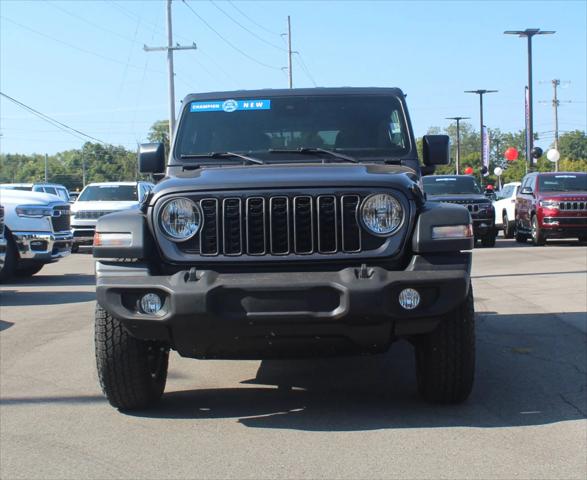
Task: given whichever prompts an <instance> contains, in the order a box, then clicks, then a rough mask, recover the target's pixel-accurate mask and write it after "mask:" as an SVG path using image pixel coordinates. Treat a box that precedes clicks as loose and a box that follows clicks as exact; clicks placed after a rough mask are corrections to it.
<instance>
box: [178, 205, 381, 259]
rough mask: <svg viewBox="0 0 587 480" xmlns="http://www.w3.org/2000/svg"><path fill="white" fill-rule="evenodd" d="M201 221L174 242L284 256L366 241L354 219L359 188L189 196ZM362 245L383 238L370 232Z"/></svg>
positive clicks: (347, 248)
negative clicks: (352, 191)
mask: <svg viewBox="0 0 587 480" xmlns="http://www.w3.org/2000/svg"><path fill="white" fill-rule="evenodd" d="M194 200H196V202H197V203H199V205H200V209H201V212H202V215H203V227H202V230H201V231H200V233H199V234H198V235H196V236H195V237H194V238H193V239H191V240H189V241H187V242H182V243H179V244H178V247H179V248H180V250H182V251H184V252H186V253H197V254H200V255H203V256H217V255H222V256H240V255H250V256H264V255H271V256H287V255H311V254H335V253H341V252H342V253H358V252H361V251H362V250H363V248H364V247H365V245H364V243H365V242H364V241H363V239H362V237H363V234H362V230H361V228H360V227H359V225H358V221H357V209H358V208H359V204H360V201H361V196H360V195H358V194H337V195H334V194H324V195H322V194H315V195H288V194H283V195H251V196H225V197H222V198H201V199H194ZM367 243H368V245H367V246H366V248H367V249H369V250H371V249H376V248H378V247H379V246H381V244H382V243H383V240H382V239H378V238H374V237H372V236H371V239H370V240H369V241H367Z"/></svg>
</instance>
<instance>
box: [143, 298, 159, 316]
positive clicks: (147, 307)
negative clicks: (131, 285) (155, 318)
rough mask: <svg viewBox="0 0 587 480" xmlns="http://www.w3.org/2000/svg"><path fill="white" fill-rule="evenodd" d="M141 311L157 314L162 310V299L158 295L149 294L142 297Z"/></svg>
mask: <svg viewBox="0 0 587 480" xmlns="http://www.w3.org/2000/svg"><path fill="white" fill-rule="evenodd" d="M141 310H142V311H143V312H144V313H157V312H158V311H159V310H161V298H160V297H159V295H157V294H156V293H147V294H146V295H143V296H142V297H141Z"/></svg>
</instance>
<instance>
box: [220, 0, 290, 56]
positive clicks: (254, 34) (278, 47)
mask: <svg viewBox="0 0 587 480" xmlns="http://www.w3.org/2000/svg"><path fill="white" fill-rule="evenodd" d="M209 1H210V3H211V4H212V5H214V7H216V8H217V9H218V10H220V11H221V12H222V13H223V14H224V15H225V16H226V17H228V18H230V20H232V21H233V22H234V23H236V24H237V25H238V26H239V27H241V28H242V29H243V30H244V31H245V32H248V33H250V34H251V35H252V36H253V37H255V38H256V39H257V40H259V41H261V42H263V43H264V44H266V45H269V46H270V47H273V48H275V49H277V50H279V51H280V52H287V49H285V48H283V47H280V46H279V45H275V44H274V43H273V42H269V41H267V40H265V39H264V38H263V37H261V36H259V35H257V34H256V33H255V32H253V31H252V30H250V29H248V28H247V27H245V26H244V25H243V24H242V23H240V22H239V21H238V20H236V19H234V18H233V17H232V16H231V15H230V14H229V13H228V12H226V11H225V10H223V9H222V8H221V7H220V6H219V5H217V4H216V3H215V2H214V0H209Z"/></svg>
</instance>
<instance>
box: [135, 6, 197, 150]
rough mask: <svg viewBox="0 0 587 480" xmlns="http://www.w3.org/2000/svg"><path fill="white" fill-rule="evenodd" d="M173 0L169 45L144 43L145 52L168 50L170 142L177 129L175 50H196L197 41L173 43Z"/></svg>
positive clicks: (168, 13)
mask: <svg viewBox="0 0 587 480" xmlns="http://www.w3.org/2000/svg"><path fill="white" fill-rule="evenodd" d="M171 2H172V0H167V46H166V47H148V46H147V45H143V50H144V51H145V52H161V51H166V52H167V73H168V77H169V142H170V143H171V141H172V140H173V132H174V130H175V82H174V72H173V51H174V50H196V49H197V47H196V43H195V42H193V43H192V44H191V45H186V46H181V45H179V44H176V45H175V46H174V45H173V30H172V25H171Z"/></svg>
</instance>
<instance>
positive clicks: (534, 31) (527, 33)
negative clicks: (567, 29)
mask: <svg viewBox="0 0 587 480" xmlns="http://www.w3.org/2000/svg"><path fill="white" fill-rule="evenodd" d="M503 33H505V34H506V35H518V36H519V37H520V38H524V37H525V38H527V39H528V132H527V137H528V146H527V147H526V148H527V150H528V151H527V154H526V155H527V156H528V158H527V159H526V161H527V162H528V163H529V168H532V149H533V148H534V117H533V107H532V37H534V35H552V34H554V33H556V32H554V31H551V30H540V29H539V28H527V29H526V30H506V31H505V32H503Z"/></svg>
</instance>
